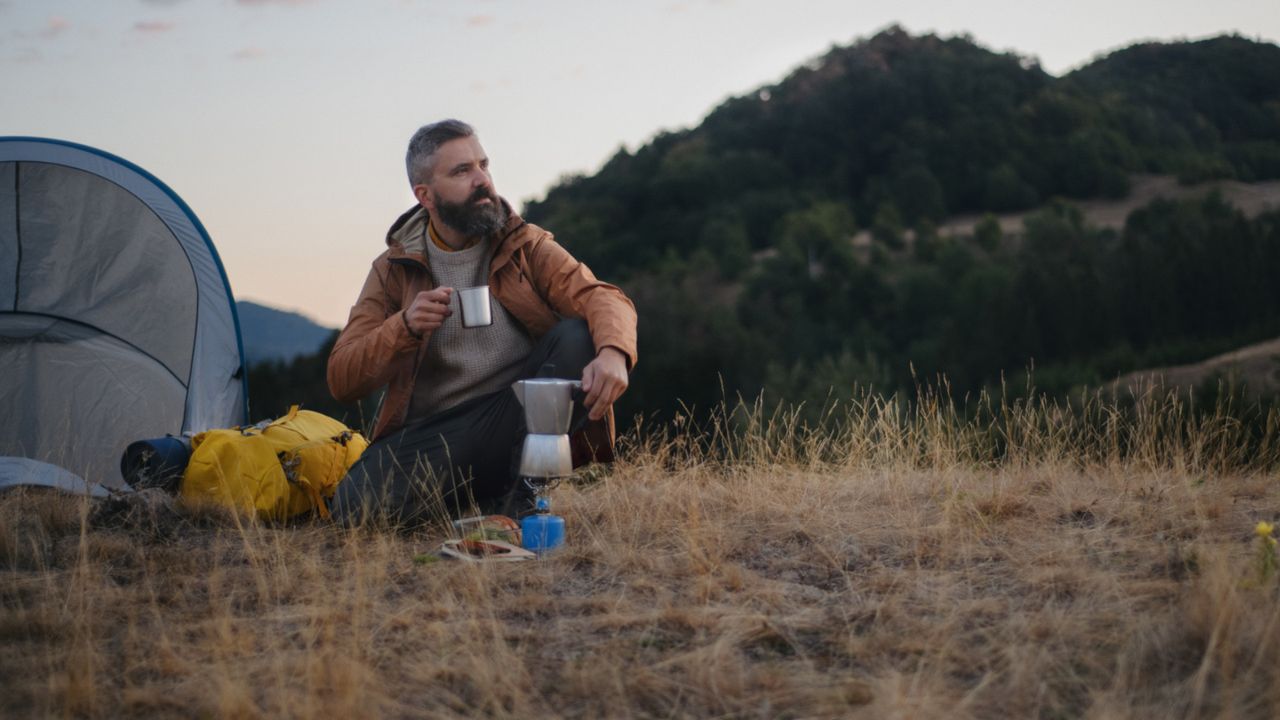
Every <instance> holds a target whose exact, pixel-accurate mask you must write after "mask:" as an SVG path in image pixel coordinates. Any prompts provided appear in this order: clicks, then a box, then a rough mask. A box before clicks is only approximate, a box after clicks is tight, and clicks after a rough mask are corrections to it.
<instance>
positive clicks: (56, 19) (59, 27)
mask: <svg viewBox="0 0 1280 720" xmlns="http://www.w3.org/2000/svg"><path fill="white" fill-rule="evenodd" d="M70 29H71V21H70V20H68V19H66V18H64V17H62V16H61V15H54V16H53V17H51V18H49V21H48V22H47V23H45V26H44V29H43V30H41V31H40V37H43V38H56V37H58V36H59V35H61V34H63V33H64V32H66V31H67V30H70Z"/></svg>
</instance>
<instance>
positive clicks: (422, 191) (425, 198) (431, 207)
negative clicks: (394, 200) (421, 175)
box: [413, 185, 436, 212]
mask: <svg viewBox="0 0 1280 720" xmlns="http://www.w3.org/2000/svg"><path fill="white" fill-rule="evenodd" d="M413 196H414V197H416V198H418V204H419V205H421V206H422V207H424V208H426V209H427V211H428V212H435V209H436V204H435V201H434V200H433V199H432V197H431V188H429V187H427V186H426V185H414V186H413Z"/></svg>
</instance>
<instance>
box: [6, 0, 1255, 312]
mask: <svg viewBox="0 0 1280 720" xmlns="http://www.w3.org/2000/svg"><path fill="white" fill-rule="evenodd" d="M894 23H897V24H899V25H901V26H902V27H904V28H905V29H906V30H908V31H910V32H911V33H913V34H921V33H925V32H935V33H939V34H942V35H947V36H950V35H956V34H962V33H965V34H968V35H970V36H971V37H972V38H973V39H974V40H975V41H977V42H978V43H980V44H982V45H984V46H985V47H987V48H989V49H992V50H995V51H1002V52H1003V51H1010V52H1016V53H1019V54H1022V55H1027V56H1033V57H1035V58H1037V59H1038V60H1039V61H1040V63H1041V65H1042V66H1043V67H1044V68H1045V69H1046V70H1047V71H1049V72H1050V73H1053V74H1055V75H1060V74H1062V73H1064V72H1066V71H1069V70H1071V69H1073V68H1075V67H1078V66H1080V65H1082V64H1084V63H1086V62H1088V61H1089V60H1090V59H1091V58H1093V57H1096V56H1098V55H1100V54H1103V53H1106V52H1108V51H1110V50H1114V49H1117V48H1120V47H1123V46H1125V45H1128V44H1130V43H1133V42H1136V41H1139V40H1151V39H1156V40H1171V39H1188V38H1201V37H1206V36H1210V35H1216V34H1220V33H1226V32H1235V33H1238V34H1240V35H1243V36H1246V37H1249V38H1253V39H1260V40H1265V41H1267V42H1276V41H1277V39H1278V38H1280V0H1216V1H1215V2H1204V0H1163V1H1156V0H1142V1H1133V2H1130V1H1126V0H1107V1H1105V2H1103V1H1101V0H1077V1H1064V0H1058V1H1056V2H1038V1H1035V0H1024V1H1022V2H1013V1H1001V2H996V1H993V0H971V1H969V2H942V1H940V0H899V1H898V2H882V1H880V0H872V1H849V0H845V1H837V0H788V1H786V2H780V1H778V0H658V1H657V2H641V1H635V2H625V3H624V2H608V1H604V0H599V1H596V2H587V1H580V0H548V1H545V2H536V1H534V0H523V1H522V0H473V1H472V2H465V3H464V2H442V1H440V0H364V1H362V2H356V1H355V0H0V135H35V136H41V137H51V138H58V139H62V140H69V141H73V142H77V143H83V144H86V145H92V146H94V147H97V148H99V149H102V150H105V151H107V152H110V153H114V154H116V155H119V156H121V157H124V158H125V159H127V160H130V161H132V162H134V163H136V164H138V165H140V166H142V167H143V168H145V169H146V170H148V171H150V172H151V173H153V174H154V175H156V176H157V177H159V178H160V179H161V180H162V181H164V182H165V183H166V184H167V185H169V186H170V187H171V188H173V190H174V191H176V192H177V193H178V194H179V195H180V196H181V197H182V198H183V199H184V200H186V202H187V203H188V204H189V205H190V206H191V208H192V209H193V210H194V211H195V213H196V215H197V216H198V217H199V218H200V220H201V222H203V223H204V225H205V227H206V228H207V229H208V231H209V234H210V236H211V237H212V238H213V241H214V244H215V245H216V246H217V248H218V252H219V253H220V255H221V256H222V261H223V264H224V265H225V266H226V269H227V274H228V276H229V277H230V280H231V285H232V289H233V291H234V292H235V294H236V297H237V299H241V300H254V301H257V302H262V303H265V304H268V305H273V306H276V307H280V308H285V309H290V310H295V311H299V312H302V313H303V314H305V315H307V316H309V317H311V318H312V319H314V320H316V321H318V322H321V323H323V324H326V325H330V326H335V327H336V326H340V325H341V324H342V323H343V322H344V321H345V319H346V315H347V311H348V309H349V308H350V305H351V303H352V301H353V300H354V299H355V297H356V294H357V292H358V291H359V288H360V285H361V283H362V282H363V281H364V277H365V274H366V272H367V271H368V267H369V263H370V261H371V260H372V259H373V258H374V257H375V256H376V255H377V254H378V253H379V252H381V250H382V249H383V247H384V245H383V236H384V233H385V231H386V228H387V226H388V225H389V224H390V222H391V221H392V220H393V219H394V218H395V216H396V215H397V214H399V213H400V212H401V211H403V210H404V209H406V208H407V207H409V206H410V205H411V204H412V203H413V197H412V195H411V194H410V192H409V188H408V184H407V182H406V180H405V176H404V147H405V144H406V143H407V141H408V138H409V136H410V135H411V134H412V133H413V131H414V130H415V129H416V128H417V127H418V126H419V125H421V124H423V123H426V122H429V121H432V120H437V119H441V118H444V117H457V118H460V119H463V120H466V121H468V122H470V123H472V124H473V125H474V126H475V127H476V129H477V131H478V132H479V134H480V140H481V142H482V143H483V144H484V146H485V149H486V150H487V151H488V154H489V156H490V158H491V161H492V170H493V174H494V182H495V184H496V185H497V188H498V191H499V193H501V194H502V195H504V196H505V197H507V198H508V199H509V200H510V201H511V202H512V203H513V204H514V205H515V206H516V207H517V208H519V207H520V206H521V205H522V204H523V203H524V201H526V200H529V199H532V198H540V197H542V196H543V195H544V194H545V192H546V190H547V188H549V187H550V186H551V185H552V184H553V183H554V182H555V181H556V179H557V178H559V177H561V176H562V175H565V174H569V173H592V172H594V171H595V170H596V169H598V168H599V166H600V164H601V163H603V161H604V160H606V159H607V158H608V157H609V156H610V155H612V154H613V153H614V152H616V151H617V149H618V148H619V147H620V146H626V147H627V148H629V149H631V150H635V149H636V148H638V147H639V146H640V145H642V144H644V143H645V142H646V141H647V140H648V139H650V138H651V137H653V135H654V134H656V133H657V132H659V131H661V130H664V129H666V130H674V129H680V128H687V127H692V126H694V125H696V124H697V123H698V122H699V121H700V120H701V119H702V118H703V117H704V116H705V115H706V114H707V113H708V112H709V111H710V110H711V109H712V108H714V107H715V106H716V105H718V104H719V103H720V102H721V101H723V100H724V99H726V98H728V97H730V96H733V95H741V94H744V93H747V92H751V91H753V90H755V89H756V88H759V87H760V86H762V85H768V84H771V83H774V82H777V81H778V80H781V79H782V78H783V77H784V76H785V75H786V74H787V73H788V72H789V71H790V70H792V69H793V68H795V67H796V66H798V65H800V64H801V63H804V62H806V61H808V60H811V59H813V58H815V57H817V56H819V55H821V54H822V53H824V52H825V51H826V50H827V49H829V48H830V47H831V46H832V45H833V44H840V45H843V44H847V43H850V42H852V41H854V40H856V39H859V38H865V37H869V36H870V35H872V34H874V33H875V32H877V31H879V30H881V29H883V28H885V27H887V26H889V25H891V24H894ZM549 229H550V230H552V231H553V232H554V231H555V228H549ZM567 240H568V239H567Z"/></svg>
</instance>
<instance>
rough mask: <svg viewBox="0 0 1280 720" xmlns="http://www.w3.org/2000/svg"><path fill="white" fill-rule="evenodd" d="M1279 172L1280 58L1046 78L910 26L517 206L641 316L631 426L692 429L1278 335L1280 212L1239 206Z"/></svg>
mask: <svg viewBox="0 0 1280 720" xmlns="http://www.w3.org/2000/svg"><path fill="white" fill-rule="evenodd" d="M1277 178H1280V48H1278V47H1276V46H1275V45H1271V44H1268V43H1258V42H1253V41H1250V40H1247V39H1244V38H1239V37H1229V36H1228V37H1218V38H1212V39H1209V40H1203V41H1198V42H1178V43H1149V44H1143V45H1138V46H1134V47H1131V48H1126V49H1124V50H1121V51H1117V52H1115V53H1112V54H1111V55H1108V56H1107V57H1104V58H1100V59H1099V60H1097V61H1095V62H1093V63H1091V64H1089V65H1088V66H1086V67H1084V68H1081V69H1080V70H1077V71H1075V72H1072V73H1070V74H1068V75H1065V76H1063V77H1053V76H1051V75H1049V74H1048V73H1046V72H1044V71H1043V70H1042V69H1041V68H1040V67H1039V66H1038V65H1037V64H1036V63H1035V61H1034V60H1033V59H1030V58H1026V57H1020V56H1017V55H1011V54H1002V53H994V52H991V51H989V50H987V49H985V48H982V47H980V46H978V45H976V44H975V43H973V42H972V41H971V40H969V39H967V38H964V37H955V38H941V37H936V36H932V35H926V36H922V37H913V36H911V35H909V34H907V33H905V32H903V31H901V30H899V29H896V28H891V29H889V30H887V31H885V32H882V33H880V34H878V35H876V36H874V37H871V38H868V39H865V40H861V41H858V42H855V43H853V44H852V45H849V46H846V47H837V48H833V49H831V50H830V51H829V52H827V53H826V54H824V55H823V56H821V57H819V58H816V59H815V60H813V61H812V62H810V63H807V64H805V65H804V66H803V67H800V68H798V69H797V70H795V71H794V72H793V73H792V74H790V75H789V76H787V77H786V78H784V79H783V80H781V81H779V82H778V83H775V84H771V85H767V86H763V87H761V88H758V89H757V90H755V91H753V92H750V93H747V94H745V95H743V96H740V97H735V98H731V99H729V100H727V101H725V102H724V103H722V104H721V105H720V106H719V107H717V108H716V109H715V110H713V111H712V112H711V113H710V114H709V115H708V116H707V117H706V118H705V119H704V120H703V122H702V123H701V124H699V125H698V126H697V127H694V128H690V129H685V130H678V131H672V132H664V133H661V134H659V135H658V136H656V137H655V138H653V140H652V141H651V142H649V143H648V144H646V145H644V146H643V147H641V148H638V149H636V150H635V151H634V152H632V151H628V150H626V149H622V150H619V152H618V153H617V154H616V155H615V156H614V157H613V158H611V159H610V160H609V161H608V162H607V163H606V164H605V165H604V166H603V167H602V168H601V169H600V171H599V172H597V173H595V174H594V175H592V176H589V177H585V176H584V177H572V178H566V179H565V180H564V181H563V182H562V183H561V184H559V185H558V186H556V187H555V188H553V189H552V190H551V191H550V192H549V193H548V194H547V197H546V198H545V199H544V200H542V201H540V202H533V203H530V204H529V206H528V207H527V208H526V209H525V215H526V217H527V218H528V219H529V220H530V221H532V222H536V223H538V224H540V225H543V226H545V227H547V228H549V229H551V230H552V231H553V232H555V233H556V234H557V237H558V238H560V239H561V241H562V242H564V243H565V245H566V246H567V247H569V249H570V250H571V251H572V252H574V253H575V255H577V256H578V257H580V258H582V259H583V260H584V261H586V262H587V263H589V264H590V265H591V266H592V268H593V269H594V270H596V272H597V274H599V275H600V276H602V277H605V278H607V279H609V280H611V281H614V282H617V283H618V284H620V285H621V286H623V287H624V289H626V290H627V291H628V293H629V294H630V295H631V296H632V297H633V299H634V300H635V301H636V303H637V308H638V310H639V313H640V317H641V320H642V321H641V325H640V333H641V337H640V347H641V355H642V360H641V363H640V365H639V366H638V368H637V374H636V376H635V378H634V379H633V391H631V392H629V393H628V395H627V396H624V399H623V407H622V409H623V417H628V416H634V415H638V414H641V413H650V412H655V411H658V412H660V413H664V414H667V415H674V414H675V413H677V412H680V410H679V408H680V407H681V405H682V403H683V404H684V405H690V404H692V405H694V406H697V407H703V408H705V407H710V406H713V405H714V404H715V403H716V402H718V401H719V399H720V398H721V397H722V395H723V394H728V395H729V397H733V396H734V395H735V394H737V393H742V394H744V395H747V396H754V395H755V394H756V393H759V392H760V391H762V390H765V389H767V391H768V392H770V393H771V394H773V396H774V397H775V398H786V399H787V400H791V401H797V400H809V401H811V402H815V403H820V402H821V401H822V399H823V398H824V397H826V396H827V395H828V394H829V393H830V392H831V391H832V389H833V388H834V389H835V392H836V393H837V394H839V395H847V393H848V392H850V389H851V388H853V387H855V386H859V385H861V386H866V385H872V386H875V387H877V388H881V389H885V390H888V391H894V390H897V391H904V392H908V393H909V391H910V390H911V388H912V387H914V385H915V384H916V383H917V382H918V381H919V379H920V378H934V377H938V376H944V375H945V376H946V377H947V378H948V380H949V382H950V383H951V385H952V387H953V389H955V390H956V391H957V392H958V393H962V394H963V393H971V392H976V391H978V390H981V389H982V388H984V387H987V388H990V387H993V386H997V385H999V384H1000V383H1002V382H1003V379H1004V378H1006V377H1010V376H1015V377H1016V376H1021V375H1024V374H1026V372H1027V371H1028V370H1029V369H1031V368H1034V369H1035V376H1036V379H1035V384H1036V385H1037V386H1038V387H1041V388H1043V389H1046V390H1051V391H1054V392H1066V391H1068V390H1070V389H1072V388H1073V387H1076V386H1078V385H1081V384H1092V385H1100V384H1101V383H1103V382H1105V381H1107V380H1109V379H1114V378H1115V377H1116V376H1117V375H1118V374H1120V373H1123V372H1128V371H1131V370H1134V369H1136V368H1141V367H1150V366H1155V365H1168V364H1178V363H1183V362H1188V361H1192V360H1199V359H1203V358H1204V357H1208V356H1211V355H1213V354H1216V353H1220V352H1224V351H1227V350H1229V349H1231V348H1234V347H1239V346H1241V345H1245V344H1248V343H1250V342H1257V341H1260V340H1263V339H1267V338H1273V337H1276V336H1277V335H1280V291H1278V290H1277V289H1276V284H1275V283H1274V282H1272V281H1271V280H1270V278H1269V275H1270V274H1271V272H1272V271H1271V270H1270V269H1271V268H1274V267H1280V211H1277V210H1276V209H1275V208H1274V206H1272V207H1270V209H1268V205H1267V203H1266V202H1262V203H1255V204H1254V205H1253V206H1248V207H1246V206H1245V205H1246V203H1244V202H1243V199H1247V197H1246V196H1248V195H1249V194H1250V192H1252V191H1254V190H1257V189H1260V188H1261V189H1262V190H1261V191H1260V192H1262V193H1263V194H1265V193H1266V188H1271V187H1273V185H1274V181H1275V180H1276V179H1277ZM1207 183H1217V184H1219V186H1220V187H1222V188H1223V192H1219V193H1216V194H1209V195H1208V196H1204V195H1202V194H1201V193H1200V192H1198V191H1195V192H1193V191H1191V189H1190V188H1192V187H1193V186H1194V187H1203V186H1204V185H1205V184H1207ZM1153 184H1155V185H1158V186H1159V187H1158V188H1156V190H1158V191H1153ZM1184 188H1185V189H1186V192H1184ZM1236 191H1241V192H1236ZM1235 202H1241V206H1239V207H1238V206H1237V205H1235V204H1233V203H1235ZM1103 204H1105V206H1106V208H1108V209H1109V210H1110V211H1111V212H1112V215H1113V216H1109V217H1106V218H1102V217H1101V216H1100V215H1099V211H1100V210H1101V206H1102V205H1103ZM1246 211H1247V212H1246ZM916 238H922V240H921V241H913V240H915V239H916Z"/></svg>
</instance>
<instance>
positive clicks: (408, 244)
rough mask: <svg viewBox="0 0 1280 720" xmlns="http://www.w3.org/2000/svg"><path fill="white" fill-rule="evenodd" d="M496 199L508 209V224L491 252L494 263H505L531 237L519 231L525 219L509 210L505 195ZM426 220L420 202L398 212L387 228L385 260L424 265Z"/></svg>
mask: <svg viewBox="0 0 1280 720" xmlns="http://www.w3.org/2000/svg"><path fill="white" fill-rule="evenodd" d="M499 199H500V200H501V201H502V205H503V207H505V208H506V209H507V224H506V225H504V226H503V227H502V229H501V230H499V231H498V238H499V239H498V242H497V245H496V246H495V248H494V252H493V264H494V265H495V266H496V265H498V264H500V263H501V262H505V261H506V259H507V258H509V257H511V255H512V254H513V253H514V252H515V251H516V249H517V248H519V247H520V246H521V245H524V244H525V243H527V242H529V241H530V240H532V237H530V234H529V233H524V232H519V231H520V230H521V229H522V228H524V227H526V226H527V225H528V223H526V222H525V221H524V218H522V217H520V216H519V215H518V214H516V212H515V210H512V209H511V205H510V204H509V203H507V201H506V199H505V198H499ZM429 221H430V218H429V217H428V214H427V209H426V208H424V207H422V206H421V205H414V206H413V207H411V208H409V209H408V210H406V211H404V212H403V213H401V214H400V217H398V218H396V220H395V222H393V223H391V228H390V229H389V230H387V247H388V248H389V252H388V259H390V260H395V261H407V262H411V263H417V264H419V265H422V266H423V267H426V266H427V243H429V242H431V240H430V239H429V238H428V237H427V223H428V222H429Z"/></svg>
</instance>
